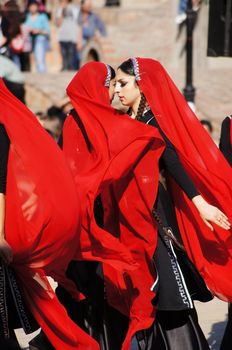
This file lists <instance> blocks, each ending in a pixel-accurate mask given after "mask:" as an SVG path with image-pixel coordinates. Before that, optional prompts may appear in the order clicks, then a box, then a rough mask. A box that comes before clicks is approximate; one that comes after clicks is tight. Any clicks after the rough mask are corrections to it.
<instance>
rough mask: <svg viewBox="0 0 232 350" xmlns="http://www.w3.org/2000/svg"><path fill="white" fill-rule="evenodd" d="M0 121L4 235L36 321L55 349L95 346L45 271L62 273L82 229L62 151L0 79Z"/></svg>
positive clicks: (71, 181)
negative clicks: (5, 140) (4, 149)
mask: <svg viewBox="0 0 232 350" xmlns="http://www.w3.org/2000/svg"><path fill="white" fill-rule="evenodd" d="M0 103H1V112H0V123H2V124H3V125H4V126H5V129H6V131H7V134H8V136H9V138H10V150H9V160H8V170H7V189H6V217H5V234H6V240H7V242H8V243H9V244H10V246H11V247H12V249H13V253H14V260H13V267H14V269H15V270H16V271H17V275H18V277H19V279H20V282H21V284H22V288H23V291H24V293H25V296H26V300H27V302H28V303H29V305H30V309H31V311H32V313H33V314H34V316H35V318H36V320H37V321H38V323H39V325H40V326H41V327H42V328H43V330H44V331H45V333H46V334H47V336H48V338H49V340H50V341H51V343H52V344H53V345H54V347H55V348H56V349H57V350H74V349H87V348H89V344H90V343H92V344H93V349H94V348H95V349H98V345H97V343H96V342H94V341H93V340H92V339H91V338H90V337H89V336H88V335H87V334H85V333H84V332H83V331H82V330H81V329H79V327H77V326H76V325H75V324H74V323H73V322H72V321H71V320H70V319H69V317H68V316H67V313H66V311H65V309H64V308H63V307H62V306H61V305H60V303H59V302H58V300H57V298H56V296H55V293H54V292H53V290H52V288H51V286H50V284H49V282H48V280H47V278H46V275H50V276H52V277H54V278H56V277H57V275H59V276H60V275H62V273H64V272H65V270H66V268H67V264H68V262H69V261H70V260H71V259H72V257H73V255H74V253H75V251H76V246H77V243H76V241H77V240H78V236H77V235H78V232H79V230H80V228H79V225H80V220H79V217H80V207H79V199H78V197H77V194H76V191H75V185H74V181H73V179H72V175H71V172H70V170H69V169H68V167H67V164H66V161H65V159H64V157H63V154H62V152H61V151H60V150H59V148H58V147H57V145H56V143H55V141H54V140H53V139H52V138H51V137H50V136H49V135H48V134H47V133H46V132H45V131H44V129H43V128H42V126H41V125H40V124H39V123H38V121H37V120H36V118H35V116H34V115H33V114H32V113H31V112H30V111H29V110H28V109H27V107H26V106H25V105H23V104H22V103H21V102H20V101H19V100H17V99H16V98H15V97H14V96H13V95H12V94H11V93H10V92H9V91H8V90H7V88H6V87H5V85H4V83H3V82H2V80H0Z"/></svg>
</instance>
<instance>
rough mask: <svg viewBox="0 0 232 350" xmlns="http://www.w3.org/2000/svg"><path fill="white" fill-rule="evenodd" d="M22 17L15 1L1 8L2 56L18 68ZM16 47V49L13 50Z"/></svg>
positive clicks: (12, 0) (8, 2) (11, 0)
mask: <svg viewBox="0 0 232 350" xmlns="http://www.w3.org/2000/svg"><path fill="white" fill-rule="evenodd" d="M22 21H23V15H22V13H21V12H20V10H19V6H18V5H17V2H16V1H15V0H9V1H7V2H6V3H5V4H4V5H3V6H2V19H1V31H2V35H3V38H4V39H3V41H2V46H3V47H4V49H5V50H4V54H5V55H6V56H7V57H9V58H11V59H12V60H13V61H14V62H15V63H16V64H17V65H18V66H19V67H20V61H19V57H18V52H20V51H21V50H22V45H23V43H22V37H21V23H22ZM14 44H15V45H16V47H17V49H16V50H15V46H14Z"/></svg>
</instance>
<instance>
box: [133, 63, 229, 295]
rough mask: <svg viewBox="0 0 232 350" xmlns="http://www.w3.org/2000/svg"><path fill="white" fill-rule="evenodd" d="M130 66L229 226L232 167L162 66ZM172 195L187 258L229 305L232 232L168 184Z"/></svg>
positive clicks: (201, 189) (197, 180) (202, 189)
mask: <svg viewBox="0 0 232 350" xmlns="http://www.w3.org/2000/svg"><path fill="white" fill-rule="evenodd" d="M134 66H135V69H136V73H137V79H138V84H139V86H140V88H141V90H142V91H143V93H144V94H145V96H146V99H147V101H148V103H149V105H150V107H151V109H152V112H153V113H154V115H155V117H156V119H157V121H158V123H159V125H160V127H161V129H162V130H163V132H164V133H165V134H166V136H167V137H168V138H169V140H170V141H171V142H172V143H173V145H174V146H175V148H176V150H177V152H178V155H179V157H180V159H181V162H182V164H183V166H184V168H185V170H186V172H187V173H188V175H189V176H190V178H191V179H192V181H193V183H194V184H195V186H196V188H197V189H198V191H199V192H200V193H201V195H202V196H203V197H204V198H205V199H206V200H207V201H208V202H209V203H210V204H212V205H215V206H217V207H218V208H220V209H221V210H222V211H223V212H224V213H225V214H226V215H227V216H228V218H229V220H230V222H231V223H232V187H231V184H232V172H231V168H230V166H229V165H228V163H227V162H226V160H225V159H224V157H223V155H222V154H221V152H220V151H219V149H218V148H217V146H216V145H215V143H214V142H213V140H212V139H211V137H210V136H209V135H208V133H207V131H206V130H205V129H204V128H203V127H202V125H201V124H200V122H199V120H198V119H197V117H196V116H195V115H194V113H193V112H192V110H191V109H190V108H189V106H188V104H187V103H186V101H185V99H184V97H183V96H182V94H181V93H180V92H179V90H178V89H177V87H176V86H175V84H174V83H173V81H172V80H171V78H170V77H169V75H168V74H167V72H166V71H165V69H164V68H163V67H162V65H161V64H160V63H159V62H158V61H155V60H152V59H146V58H144V59H143V58H137V59H134ZM172 191H173V199H174V202H175V207H176V213H177V218H178V223H179V228H180V231H181V234H182V238H183V241H184V245H185V247H186V249H187V252H188V254H189V257H190V258H191V259H192V260H193V262H194V263H195V265H196V267H197V268H198V270H199V272H200V273H201V275H202V277H203V278H204V280H205V282H206V283H207V285H208V287H209V288H210V290H211V291H212V292H213V293H214V294H215V295H217V296H218V297H219V298H221V299H223V300H229V301H232V259H231V254H232V236H231V233H232V229H231V230H230V231H225V230H223V229H221V228H219V227H218V226H216V225H214V231H213V232H212V231H211V230H210V229H209V228H208V227H207V226H206V225H205V224H204V223H203V221H202V219H201V218H200V216H199V213H198V211H197V210H196V208H195V207H194V205H193V203H192V202H191V201H190V200H189V199H188V198H187V196H186V195H185V194H184V193H183V191H182V190H181V189H180V188H179V187H178V186H177V185H176V184H172Z"/></svg>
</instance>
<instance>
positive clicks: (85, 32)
mask: <svg viewBox="0 0 232 350" xmlns="http://www.w3.org/2000/svg"><path fill="white" fill-rule="evenodd" d="M78 22H79V24H80V26H81V28H82V36H83V46H85V45H86V43H87V42H88V40H90V39H92V38H93V37H96V36H98V35H99V34H100V35H102V36H106V28H105V25H104V23H103V22H102V20H101V19H100V17H99V16H98V15H97V14H96V13H94V12H93V11H92V1H91V0H82V1H81V11H80V15H79V19H78Z"/></svg>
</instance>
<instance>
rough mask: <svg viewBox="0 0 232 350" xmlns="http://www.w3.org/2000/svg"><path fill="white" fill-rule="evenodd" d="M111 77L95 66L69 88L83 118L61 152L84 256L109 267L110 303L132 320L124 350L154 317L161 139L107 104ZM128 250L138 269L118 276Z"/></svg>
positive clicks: (70, 129) (68, 130)
mask: <svg viewBox="0 0 232 350" xmlns="http://www.w3.org/2000/svg"><path fill="white" fill-rule="evenodd" d="M106 75H107V69H106V66H105V65H104V64H102V63H96V62H95V63H93V62H92V63H89V64H86V65H85V66H84V67H83V68H82V69H81V70H80V71H79V72H78V73H77V75H76V76H75V77H74V79H73V80H72V82H71V83H70V85H69V86H68V88H67V93H68V95H69V97H70V99H71V102H72V104H73V106H74V108H75V110H76V111H77V113H78V117H75V116H74V117H73V116H69V118H68V120H67V122H66V123H65V126H64V132H63V147H64V152H65V154H66V157H67V159H68V162H69V164H70V166H71V169H72V172H73V175H74V178H75V180H76V183H77V186H78V190H79V193H80V197H81V203H82V204H83V208H82V210H83V216H84V217H85V218H86V221H83V222H82V226H83V230H82V233H81V239H80V252H81V258H85V259H96V257H98V259H99V260H102V261H103V262H104V263H106V264H104V276H105V283H106V288H107V297H108V302H109V303H110V304H111V305H112V306H114V307H116V308H117V309H119V310H120V311H122V312H123V313H124V314H126V315H127V316H128V317H129V318H130V327H129V331H128V334H127V337H126V339H125V342H124V345H123V349H129V346H130V339H131V337H132V335H133V334H134V333H135V332H136V331H137V330H139V329H143V328H147V327H149V326H150V325H151V324H152V322H153V320H154V307H153V305H152V303H151V300H152V299H153V298H154V293H153V292H151V290H150V289H151V286H152V284H153V283H154V278H155V271H154V269H153V265H152V257H153V254H154V251H155V248H156V241H157V232H156V227H155V225H154V222H153V218H152V215H151V210H152V207H153V204H154V202H155V198H156V192H157V184H158V160H159V157H160V155H161V153H162V152H163V150H164V142H163V140H162V138H161V136H160V134H159V132H158V130H156V129H153V128H150V127H149V126H147V125H144V124H141V123H139V122H137V121H133V120H131V119H130V118H128V116H125V115H124V116H123V115H120V114H118V112H117V111H115V110H114V109H113V108H112V107H111V106H110V101H109V91H108V89H107V88H106V87H105V86H104V82H105V79H106ZM74 119H75V120H74ZM80 120H81V122H80ZM74 128H75V130H74ZM83 130H84V131H83ZM148 169H149V171H148ZM99 193H101V196H102V201H103V205H104V209H105V211H104V220H105V221H106V222H105V225H104V230H102V229H100V228H99V227H98V226H97V225H96V223H95V220H94V216H93V202H94V199H95V198H96V196H97V194H99ZM86 198H87V203H86V204H85V202H86ZM84 220H85V219H84ZM107 231H109V232H110V233H109V232H107ZM125 247H127V250H125ZM127 251H129V252H130V256H131V257H132V261H134V262H136V263H137V268H136V269H134V270H133V271H126V272H122V271H121V272H119V271H118V270H119V267H120V265H118V263H117V261H116V260H115V259H118V258H119V259H120V260H121V264H122V262H123V261H126V262H127V263H128V262H129V260H128V258H127V260H126V259H125V257H127V256H128V255H126V252H127ZM115 254H116V255H115Z"/></svg>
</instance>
